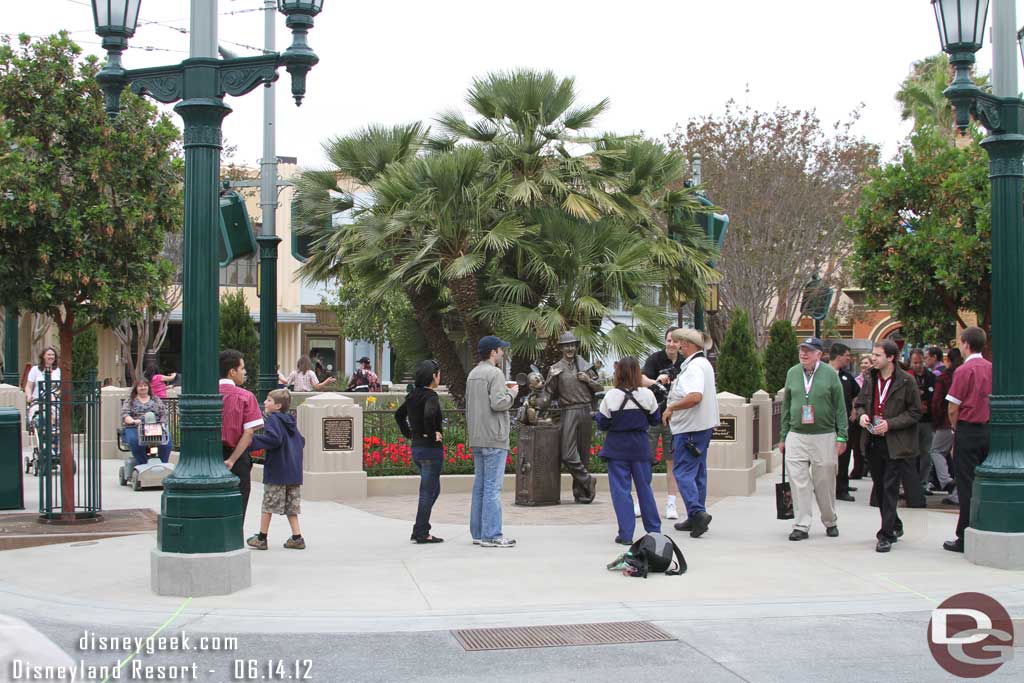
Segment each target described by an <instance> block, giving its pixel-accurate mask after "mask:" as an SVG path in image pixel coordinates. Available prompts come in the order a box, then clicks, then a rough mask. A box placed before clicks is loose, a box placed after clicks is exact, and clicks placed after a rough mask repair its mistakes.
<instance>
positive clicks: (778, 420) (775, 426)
mask: <svg viewBox="0 0 1024 683" xmlns="http://www.w3.org/2000/svg"><path fill="white" fill-rule="evenodd" d="M781 437H782V402H781V401H775V400H773V401H772V446H774V445H775V444H777V443H778V442H779V439H780V438H781Z"/></svg>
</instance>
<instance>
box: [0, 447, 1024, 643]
mask: <svg viewBox="0 0 1024 683" xmlns="http://www.w3.org/2000/svg"><path fill="white" fill-rule="evenodd" d="M116 465H117V462H116V461H113V460H105V461H103V468H104V476H103V496H104V498H103V501H104V507H105V508H107V509H118V508H143V507H147V506H148V507H151V508H154V509H155V508H156V507H157V506H158V505H159V499H160V492H159V491H143V492H133V491H131V490H129V489H127V488H124V487H120V486H118V485H117V483H116V480H115V478H116ZM28 482H29V483H30V484H34V482H35V480H34V479H33V478H31V477H29V478H28ZM774 482H775V478H774V477H772V476H766V477H762V478H761V480H760V481H759V482H758V487H757V492H756V494H755V495H753V496H751V497H733V498H725V499H723V500H720V501H718V502H717V503H715V504H714V505H713V506H711V508H710V511H711V513H712V514H713V515H714V522H713V523H712V527H711V531H710V532H709V533H708V534H707V535H706V536H705V537H704V538H701V539H691V538H689V536H687V535H684V534H680V533H675V532H672V533H673V535H674V536H675V538H676V539H677V540H679V541H680V544H681V547H682V549H683V552H684V553H685V555H686V558H687V561H688V562H689V565H690V569H689V572H688V573H687V574H686V575H685V576H682V577H664V576H654V577H652V578H650V579H648V580H646V581H645V580H638V579H631V578H626V577H623V576H621V575H620V574H617V573H613V572H608V571H607V570H605V564H606V563H607V562H609V561H610V560H611V559H613V558H614V557H615V556H616V555H617V554H618V553H619V552H620V551H621V546H617V545H614V544H613V543H612V538H613V537H614V535H615V526H614V520H613V517H612V514H611V507H610V505H608V504H607V502H606V496H607V493H602V494H601V498H600V499H599V502H598V503H596V504H594V505H592V506H579V505H563V506H558V508H515V507H514V506H506V511H507V513H508V516H507V523H506V533H507V534H509V535H511V536H513V537H515V538H517V539H518V541H519V546H518V547H516V548H514V549H510V550H504V549H485V548H480V547H478V546H474V545H472V544H471V542H470V538H469V535H468V531H467V527H466V524H465V523H464V522H463V521H459V520H460V519H461V520H464V519H465V509H466V507H467V505H466V501H465V500H463V498H464V497H457V496H454V495H451V496H446V497H443V498H442V499H441V502H439V505H440V506H441V507H440V508H439V515H438V520H437V521H438V524H436V525H435V531H436V532H437V533H438V535H440V536H442V537H444V538H445V539H446V540H447V542H445V543H443V544H438V545H425V546H418V545H415V544H410V543H409V542H408V535H409V528H410V523H411V519H412V516H413V513H414V511H415V506H414V505H412V501H411V498H409V499H407V500H404V501H374V500H371V501H369V502H367V503H366V504H365V506H364V507H366V508H367V509H366V510H364V509H358V508H355V507H351V506H346V505H341V504H337V503H327V502H306V503H304V504H303V515H302V526H303V532H304V535H305V536H306V538H307V542H308V545H309V547H308V549H307V550H305V551H292V550H285V549H283V548H282V547H281V544H282V543H283V541H284V540H285V538H286V533H287V531H286V530H287V525H286V523H285V521H284V520H283V519H275V520H274V523H273V524H272V526H271V534H270V543H271V549H270V550H269V551H266V552H255V551H253V552H254V554H253V558H252V567H253V585H252V587H251V588H248V589H246V590H244V591H240V592H238V593H236V594H233V595H228V596H220V597H208V598H197V599H194V600H191V601H190V602H189V603H188V604H187V606H186V607H185V608H184V611H183V613H182V614H181V616H180V617H179V618H178V620H179V622H181V623H183V624H188V626H189V628H190V629H201V630H205V631H209V632H275V631H280V630H293V631H302V632H334V633H338V632H362V633H366V632H389V631H426V630H436V629H444V628H452V627H464V626H485V625H486V626H499V625H500V626H505V625H526V624H540V623H576V622H596V621H614V620H632V619H650V620H654V621H658V620H665V619H675V618H678V617H679V616H680V615H681V614H685V615H686V617H687V618H688V619H696V620H701V619H728V618H765V617H787V618H790V617H795V616H802V617H809V616H837V615H858V614H877V613H902V612H911V611H920V610H929V609H931V608H932V607H934V606H935V605H936V604H937V603H938V602H940V601H942V600H943V599H945V598H946V597H948V596H949V595H952V594H954V593H957V592H960V591H965V590H979V591H984V592H987V593H990V594H992V595H993V596H994V597H996V598H997V599H999V600H1001V601H1003V603H1004V604H1005V605H1007V607H1009V608H1011V612H1012V613H1013V614H1014V616H1020V614H1021V613H1022V610H1024V576H1022V574H1021V573H1020V572H1008V571H1003V570H998V569H989V568H985V567H979V566H975V565H973V564H971V563H969V562H967V561H966V560H965V559H964V558H963V557H962V556H961V555H956V554H953V553H949V552H945V551H943V550H942V547H941V545H942V541H943V540H945V539H947V538H949V537H950V535H951V534H952V530H953V525H954V523H955V517H953V516H952V515H950V514H947V513H944V512H941V511H934V510H901V516H902V517H903V519H904V523H905V527H906V535H905V536H904V537H903V539H901V541H900V543H899V544H897V545H896V546H895V547H894V549H893V552H891V553H889V554H888V555H880V554H878V553H875V552H874V532H875V530H876V528H877V526H878V512H877V510H875V509H873V508H870V507H868V505H867V502H866V501H867V495H866V487H865V488H864V489H862V490H861V491H860V492H859V493H858V500H857V502H856V503H840V507H839V515H840V517H839V527H840V530H841V535H840V536H839V537H838V538H835V539H831V538H826V537H825V535H824V533H823V530H822V529H821V527H820V525H819V526H816V527H815V528H813V529H812V531H811V533H812V535H811V539H810V540H809V541H804V542H801V543H792V542H789V541H787V540H786V536H787V534H788V532H789V528H790V525H789V523H787V522H784V521H778V520H776V519H775V507H774V496H773V487H772V485H773V484H774ZM862 483H863V482H862ZM27 488H28V496H27V497H28V500H27V505H28V508H29V509H30V510H31V509H33V508H34V506H35V504H36V503H35V499H34V490H35V488H34V486H32V485H30V486H28V487H27ZM261 493H262V488H261V487H260V486H259V485H257V484H254V485H253V494H252V504H251V505H250V509H249V518H248V520H247V524H246V529H247V531H252V530H254V528H255V525H256V521H257V515H258V512H259V500H260V496H261ZM383 508H387V509H386V510H385V509H383ZM374 509H376V510H379V511H380V512H382V514H374V513H371V512H368V511H367V510H374ZM459 510H462V513H461V515H460V514H459V513H458V511H459ZM403 511H404V519H398V518H395V517H402V516H403ZM601 513H603V514H606V515H607V517H606V519H605V520H604V521H603V522H602V521H601V520H600V519H598V518H596V516H597V515H599V514H601ZM554 514H557V523H552V519H553V518H552V515H554ZM638 535H639V532H638ZM153 547H155V534H153V533H148V534H141V535H138V536H129V537H121V538H111V539H104V540H100V541H87V542H83V543H76V544H68V545H51V546H44V547H37V548H25V549H18V550H9V551H4V552H3V553H2V554H0V559H2V561H0V605H2V606H3V607H2V609H3V611H5V612H7V613H9V614H14V615H15V616H25V615H34V614H40V613H43V614H51V615H56V616H58V617H59V618H65V619H68V620H70V619H72V618H73V619H75V620H76V621H83V620H84V621H93V622H94V623H103V624H108V625H111V626H118V625H120V626H124V627H140V628H141V627H148V626H152V625H156V624H160V623H162V622H163V621H164V620H166V619H167V617H168V616H169V615H171V614H172V613H174V612H175V610H177V609H178V608H179V607H181V606H182V604H183V600H181V599H178V598H169V597H160V596H156V595H154V594H153V593H152V592H151V591H150V589H149V551H150V550H151V549H152V548H153Z"/></svg>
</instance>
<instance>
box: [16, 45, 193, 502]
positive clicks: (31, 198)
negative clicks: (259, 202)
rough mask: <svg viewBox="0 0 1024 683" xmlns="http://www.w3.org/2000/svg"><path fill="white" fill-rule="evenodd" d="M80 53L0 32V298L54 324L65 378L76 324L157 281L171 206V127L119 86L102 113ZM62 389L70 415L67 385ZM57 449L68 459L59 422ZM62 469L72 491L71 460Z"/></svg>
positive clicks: (133, 304)
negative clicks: (111, 114)
mask: <svg viewBox="0 0 1024 683" xmlns="http://www.w3.org/2000/svg"><path fill="white" fill-rule="evenodd" d="M80 55H81V50H80V48H79V47H78V46H77V45H75V44H74V43H73V42H72V41H71V40H70V39H69V38H68V37H67V34H66V33H61V34H60V35H58V36H51V37H49V38H45V39H40V40H36V41H32V40H31V39H30V38H29V37H28V36H25V35H22V36H19V38H18V44H17V46H14V45H12V44H11V41H10V39H9V38H6V37H5V38H4V39H3V40H2V42H0V189H2V190H0V192H2V201H0V301H3V302H4V303H5V304H8V305H13V306H16V307H17V308H18V309H19V310H22V311H26V312H32V313H37V314H45V315H47V316H49V317H50V318H51V319H53V320H54V321H55V322H56V324H57V328H58V332H59V337H60V347H61V349H62V350H63V353H61V354H60V364H61V376H62V377H63V378H64V379H65V381H66V382H67V381H68V380H72V379H73V378H75V374H76V373H75V368H74V360H73V359H74V354H73V353H72V352H71V351H72V347H73V339H74V337H75V336H76V335H77V334H80V333H81V332H83V331H84V330H86V329H88V328H89V327H90V326H92V325H94V324H101V325H103V326H105V327H114V326H116V325H117V324H118V323H119V322H120V321H121V320H122V319H124V318H126V317H128V318H131V317H134V316H136V315H138V313H139V311H140V310H141V308H142V306H143V305H144V303H145V301H146V300H147V298H148V297H149V296H150V295H151V294H152V292H153V291H154V290H161V289H163V288H164V287H166V286H167V284H168V282H169V280H170V276H171V267H170V265H169V264H168V263H166V262H165V261H163V260H161V259H160V258H159V254H160V251H161V249H162V248H163V246H164V237H165V235H166V233H167V232H168V231H173V230H176V229H177V227H178V225H179V224H180V214H181V194H180V178H179V177H177V175H176V174H175V173H174V170H173V168H172V158H173V152H174V149H173V145H174V143H175V141H176V140H177V139H178V130H177V128H176V127H175V126H174V124H173V123H172V122H171V121H170V120H169V119H168V118H167V117H166V116H163V115H158V113H157V110H156V108H155V107H153V106H151V105H150V104H148V103H146V102H144V101H143V100H142V99H141V98H139V97H136V96H134V95H131V94H129V93H126V94H125V95H124V97H123V98H122V100H121V105H122V109H121V116H120V118H119V119H118V121H117V122H116V124H115V123H114V122H111V121H110V120H109V119H108V118H107V115H106V112H105V111H104V109H103V96H102V94H101V92H100V90H99V87H98V85H97V84H96V80H95V75H96V72H97V63H96V59H95V58H94V57H88V58H85V59H82V58H81V57H80ZM64 392H65V393H64V399H65V400H64V401H62V404H61V411H62V419H63V420H65V423H66V424H70V423H71V422H70V408H71V402H70V400H68V399H69V398H70V396H69V393H68V392H70V386H69V384H67V383H65V386H64ZM61 450H62V452H63V453H66V454H68V456H69V457H70V454H71V431H70V430H63V431H62V432H61ZM62 471H63V473H64V476H65V477H68V479H67V481H65V482H63V485H64V486H65V490H66V491H67V492H68V495H69V496H71V493H72V492H73V487H72V486H71V485H70V483H71V482H70V477H71V476H72V474H71V468H70V467H67V468H63V470H62ZM71 497H72V499H71V500H66V501H65V506H66V507H65V509H68V507H69V506H70V507H73V505H74V500H73V496H71Z"/></svg>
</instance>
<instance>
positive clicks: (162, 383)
mask: <svg viewBox="0 0 1024 683" xmlns="http://www.w3.org/2000/svg"><path fill="white" fill-rule="evenodd" d="M154 353H155V352H154ZM142 374H143V376H145V378H146V379H148V380H149V387H150V389H152V390H153V395H154V396H156V397H157V398H159V399H161V400H163V399H165V398H167V383H168V382H173V381H174V378H175V377H177V376H178V373H176V372H172V373H171V374H169V375H162V374H160V371H159V370H158V369H157V366H156V361H155V360H151V361H149V362H148V363H146V369H145V370H143V371H142Z"/></svg>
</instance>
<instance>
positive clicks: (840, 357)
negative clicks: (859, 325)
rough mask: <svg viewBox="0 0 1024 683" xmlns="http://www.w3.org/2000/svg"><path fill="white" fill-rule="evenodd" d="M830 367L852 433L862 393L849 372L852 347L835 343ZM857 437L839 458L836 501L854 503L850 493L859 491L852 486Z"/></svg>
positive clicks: (853, 438) (853, 436)
mask: <svg viewBox="0 0 1024 683" xmlns="http://www.w3.org/2000/svg"><path fill="white" fill-rule="evenodd" d="M828 358H829V361H828V363H829V365H831V366H832V369H833V370H835V371H836V373H837V374H838V375H839V383H840V384H842V385H843V402H844V405H845V406H846V419H847V420H848V421H850V423H851V424H850V428H851V431H852V430H853V428H854V427H855V426H856V424H855V423H854V421H853V399H854V398H856V396H857V394H858V393H860V385H858V384H857V379H856V378H855V377H854V376H853V375H851V374H850V373H849V371H847V369H846V368H847V367H849V365H850V347H848V346H847V345H846V344H841V343H839V342H835V343H834V344H832V347H831V348H830V349H829V351H828ZM855 436H859V433H858V434H852V433H851V434H850V438H849V440H848V441H847V442H846V450H845V451H843V453H842V455H840V456H839V469H838V470H837V471H836V500H845V501H846V502H848V503H852V502H854V500H855V498H854V497H853V496H852V495H850V491H856V490H857V489H855V488H852V487H851V486H850V455H851V453H852V451H853V449H855V448H860V444H859V443H857V442H856V439H855Z"/></svg>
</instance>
